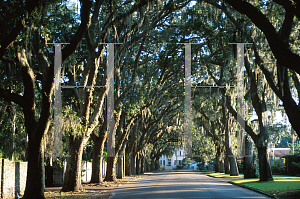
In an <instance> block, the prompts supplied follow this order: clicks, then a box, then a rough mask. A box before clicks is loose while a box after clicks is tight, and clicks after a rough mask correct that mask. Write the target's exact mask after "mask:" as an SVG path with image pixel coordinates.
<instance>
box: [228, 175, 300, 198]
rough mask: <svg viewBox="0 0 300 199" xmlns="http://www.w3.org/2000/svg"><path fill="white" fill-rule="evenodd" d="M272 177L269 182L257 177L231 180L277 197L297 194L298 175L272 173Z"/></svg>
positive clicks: (299, 188)
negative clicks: (261, 180)
mask: <svg viewBox="0 0 300 199" xmlns="http://www.w3.org/2000/svg"><path fill="white" fill-rule="evenodd" d="M273 179H274V181H271V182H260V181H259V178H252V179H237V180H232V181H231V182H234V183H237V184H242V185H244V186H247V187H252V188H255V189H258V190H261V191H263V192H265V193H268V194H270V195H276V196H278V197H279V198H286V197H289V196H295V194H299V190H300V177H296V176H286V175H273ZM297 196H298V195H297Z"/></svg>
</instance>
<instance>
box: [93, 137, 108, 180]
mask: <svg viewBox="0 0 300 199" xmlns="http://www.w3.org/2000/svg"><path fill="white" fill-rule="evenodd" d="M91 137H92V139H93V141H94V148H93V162H92V177H91V182H92V183H99V182H102V181H103V177H102V176H103V173H102V161H103V149H104V144H105V133H104V134H103V133H101V134H100V136H99V137H97V136H96V135H94V133H92V134H91Z"/></svg>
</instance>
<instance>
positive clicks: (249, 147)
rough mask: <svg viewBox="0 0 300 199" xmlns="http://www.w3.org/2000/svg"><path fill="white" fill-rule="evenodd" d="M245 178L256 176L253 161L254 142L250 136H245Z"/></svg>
mask: <svg viewBox="0 0 300 199" xmlns="http://www.w3.org/2000/svg"><path fill="white" fill-rule="evenodd" d="M244 178H245V179H247V178H256V171H255V167H254V161H253V143H252V141H251V140H250V137H249V136H246V138H245V157H244Z"/></svg>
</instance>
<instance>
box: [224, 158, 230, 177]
mask: <svg viewBox="0 0 300 199" xmlns="http://www.w3.org/2000/svg"><path fill="white" fill-rule="evenodd" d="M224 169H225V174H230V166H229V161H228V156H227V155H226V157H225V160H224Z"/></svg>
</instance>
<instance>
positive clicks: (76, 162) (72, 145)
mask: <svg viewBox="0 0 300 199" xmlns="http://www.w3.org/2000/svg"><path fill="white" fill-rule="evenodd" d="M67 142H68V150H69V154H70V155H71V157H68V158H67V169H66V173H65V177H64V182H63V186H62V189H61V191H62V192H68V191H81V190H82V186H81V164H82V154H83V145H84V137H76V138H75V137H73V136H72V137H67Z"/></svg>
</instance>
